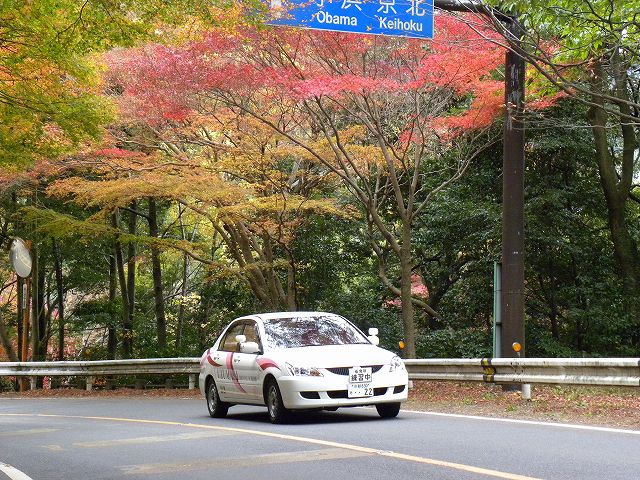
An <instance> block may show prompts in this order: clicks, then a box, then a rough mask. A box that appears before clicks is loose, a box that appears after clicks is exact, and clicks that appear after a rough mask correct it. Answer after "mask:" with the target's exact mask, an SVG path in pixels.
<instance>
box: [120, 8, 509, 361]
mask: <svg viewBox="0 0 640 480" xmlns="http://www.w3.org/2000/svg"><path fill="white" fill-rule="evenodd" d="M438 25H439V26H438V35H437V40H435V41H433V42H429V43H424V42H420V41H416V40H405V39H396V38H385V37H367V36H359V35H350V34H337V33H334V32H331V33H326V32H322V33H320V32H311V31H293V30H286V29H277V30H275V29H272V30H266V31H255V30H243V31H239V32H237V33H236V34H235V35H231V36H230V35H221V34H218V33H216V32H212V33H210V34H209V35H208V36H207V37H206V38H205V39H203V40H202V41H200V42H194V43H190V44H189V45H186V46H183V47H180V48H170V47H166V46H158V45H150V46H147V47H144V48H140V49H137V50H131V51H128V52H125V53H124V54H122V55H121V56H119V58H117V59H115V61H114V59H112V61H111V65H112V68H113V69H114V70H116V71H118V72H120V82H121V84H122V86H123V91H124V93H123V96H124V97H125V98H126V106H127V107H126V108H127V112H128V113H129V114H130V115H134V116H138V117H140V118H144V119H146V121H147V122H150V123H151V124H156V125H162V124H166V123H170V122H179V121H184V120H186V119H188V118H191V116H193V115H196V114H197V115H201V116H206V115H208V114H212V113H213V112H215V111H216V110H217V109H219V108H220V105H224V106H226V107H227V108H228V109H229V112H231V113H232V114H233V115H235V116H236V118H244V117H247V116H248V117H252V118H254V119H255V120H257V121H258V122H261V123H262V124H263V125H266V126H268V127H269V128H271V129H272V130H273V132H275V133H276V134H277V135H279V136H280V137H281V142H283V143H285V144H286V145H288V147H289V149H290V154H291V157H292V160H293V161H294V162H297V163H298V164H301V165H304V164H315V165H317V166H320V167H321V168H322V169H323V170H324V172H325V173H326V174H327V175H330V176H333V177H334V178H337V179H339V180H340V181H341V182H342V185H344V187H345V188H346V189H347V190H348V191H349V192H350V193H351V194H352V195H353V197H354V198H355V199H356V200H357V202H358V205H359V207H360V208H361V210H362V212H363V216H364V218H365V220H366V224H367V228H368V232H369V239H370V242H371V246H372V248H373V250H374V252H375V253H376V255H377V257H378V260H379V266H380V269H379V271H380V278H381V279H382V281H383V282H384V284H385V285H386V286H387V287H388V288H389V289H390V291H391V292H393V293H394V294H396V295H398V296H399V297H400V299H401V301H402V315H403V324H404V331H405V337H406V340H407V345H408V349H407V352H408V354H409V355H410V356H413V355H414V354H415V347H414V345H415V324H414V318H413V317H414V315H413V304H416V305H419V306H420V307H422V308H424V309H425V310H426V311H427V312H428V313H429V314H431V315H437V313H436V312H435V311H433V310H432V309H431V308H430V307H429V304H428V302H425V301H424V299H421V298H419V297H416V296H412V295H411V275H412V269H413V265H412V245H411V234H412V233H411V232H412V225H413V222H414V220H415V218H416V216H417V215H419V214H420V213H421V212H422V211H423V210H424V208H425V205H427V204H428V203H429V201H430V199H431V198H432V197H433V196H434V195H436V194H437V193H438V192H439V191H441V190H442V189H444V188H445V187H446V186H447V185H448V184H450V183H451V182H453V181H455V180H457V179H458V178H460V176H461V175H462V174H463V173H464V171H465V170H466V168H467V167H468V165H469V164H470V162H471V161H472V159H473V158H474V156H476V155H477V153H478V152H479V151H481V150H482V149H483V148H484V147H485V146H486V145H489V144H491V143H493V142H495V141H496V138H495V137H493V136H492V135H491V133H490V128H489V127H490V125H491V124H492V122H493V120H494V118H495V117H496V116H497V115H498V114H499V113H500V112H501V109H502V103H503V100H502V82H501V80H500V75H499V67H500V65H501V63H502V55H503V50H502V49H501V48H499V47H497V46H495V45H494V44H492V43H491V42H488V41H486V40H484V39H483V38H482V35H479V34H478V33H476V32H474V31H473V29H470V28H468V27H467V26H466V25H465V24H464V23H463V22H460V21H456V20H453V19H450V18H442V19H439V23H438ZM150 104H153V105H154V106H155V108H154V109H152V110H150V109H149V108H148V105H150ZM465 132H472V134H471V135H462V134H463V133H465ZM454 150H455V151H456V153H455V154H454V153H452V151H454ZM446 155H449V158H451V159H452V161H450V162H442V161H441V159H442V157H444V156H446ZM438 163H439V165H438V166H437V167H436V165H437V164H438ZM394 258H395V261H394V262H395V264H393V265H392V264H390V261H389V260H390V259H394ZM394 271H399V273H398V274H397V275H398V277H399V279H400V282H399V283H400V285H398V284H397V282H396V281H394V279H393V278H392V277H391V276H390V275H396V274H394V273H393V272H394Z"/></svg>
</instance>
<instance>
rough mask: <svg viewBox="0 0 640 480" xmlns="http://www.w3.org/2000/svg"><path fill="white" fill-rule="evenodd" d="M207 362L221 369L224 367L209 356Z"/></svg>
mask: <svg viewBox="0 0 640 480" xmlns="http://www.w3.org/2000/svg"><path fill="white" fill-rule="evenodd" d="M207 361H208V362H209V363H210V364H211V365H213V366H214V367H221V366H222V365H221V364H219V363H217V362H216V361H215V360H214V359H213V358H211V357H210V356H209V355H207Z"/></svg>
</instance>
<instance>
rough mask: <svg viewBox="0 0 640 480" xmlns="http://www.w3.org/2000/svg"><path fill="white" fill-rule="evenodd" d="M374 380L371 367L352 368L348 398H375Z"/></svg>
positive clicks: (350, 370)
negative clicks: (372, 384) (372, 383)
mask: <svg viewBox="0 0 640 480" xmlns="http://www.w3.org/2000/svg"><path fill="white" fill-rule="evenodd" d="M372 380H373V376H372V373H371V367H353V368H350V369H349V384H348V386H347V396H348V397H349V398H360V397H373V387H371V381H372Z"/></svg>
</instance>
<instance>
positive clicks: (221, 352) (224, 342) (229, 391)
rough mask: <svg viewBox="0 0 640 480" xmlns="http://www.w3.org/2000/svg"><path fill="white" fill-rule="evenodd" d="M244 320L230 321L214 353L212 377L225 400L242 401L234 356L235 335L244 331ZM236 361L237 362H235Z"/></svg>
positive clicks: (235, 346) (236, 343)
mask: <svg viewBox="0 0 640 480" xmlns="http://www.w3.org/2000/svg"><path fill="white" fill-rule="evenodd" d="M244 326H245V324H244V322H235V323H232V324H231V325H230V326H229V328H227V331H226V332H225V333H224V335H223V337H222V338H221V339H220V343H219V345H218V350H217V351H216V352H215V353H214V356H213V360H214V362H215V363H216V365H217V366H216V365H214V378H215V381H216V386H217V387H218V393H219V394H220V397H221V398H222V399H224V400H225V401H227V400H236V401H242V400H244V399H243V392H244V389H243V388H241V387H240V388H239V382H238V379H237V375H236V373H235V367H234V361H233V360H234V356H235V355H236V354H237V352H238V351H239V346H238V341H237V340H236V335H242V334H243V332H244ZM235 363H237V362H235Z"/></svg>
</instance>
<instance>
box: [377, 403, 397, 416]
mask: <svg viewBox="0 0 640 480" xmlns="http://www.w3.org/2000/svg"><path fill="white" fill-rule="evenodd" d="M376 410H377V411H378V415H380V416H381V417H382V418H394V417H397V416H398V413H400V402H397V403H379V404H377V405H376Z"/></svg>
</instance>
